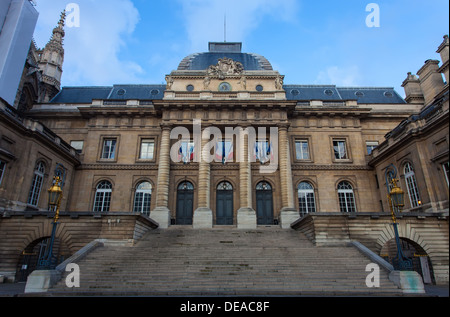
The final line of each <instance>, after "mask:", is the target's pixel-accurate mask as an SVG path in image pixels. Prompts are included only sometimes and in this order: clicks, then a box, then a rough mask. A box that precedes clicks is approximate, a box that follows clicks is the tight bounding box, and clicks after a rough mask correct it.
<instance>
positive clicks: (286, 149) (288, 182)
mask: <svg viewBox="0 0 450 317" xmlns="http://www.w3.org/2000/svg"><path fill="white" fill-rule="evenodd" d="M287 131H288V125H287V124H283V125H279V126H278V138H279V140H278V143H279V161H280V181H281V203H282V208H281V211H280V223H281V227H282V228H284V229H289V228H290V225H291V223H293V222H294V221H296V220H297V219H298V218H300V214H299V212H298V211H297V209H296V208H295V207H294V206H295V205H294V190H293V184H292V167H291V155H290V145H289V138H288V133H287Z"/></svg>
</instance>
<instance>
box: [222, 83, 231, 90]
mask: <svg viewBox="0 0 450 317" xmlns="http://www.w3.org/2000/svg"><path fill="white" fill-rule="evenodd" d="M219 91H231V85H230V84H229V83H221V84H220V85H219Z"/></svg>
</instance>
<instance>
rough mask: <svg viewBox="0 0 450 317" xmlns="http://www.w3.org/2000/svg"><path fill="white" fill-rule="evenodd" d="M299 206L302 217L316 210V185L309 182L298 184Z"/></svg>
mask: <svg viewBox="0 0 450 317" xmlns="http://www.w3.org/2000/svg"><path fill="white" fill-rule="evenodd" d="M298 206H299V210H300V216H301V217H303V216H305V215H306V214H308V213H310V212H316V200H315V197H314V187H313V186H312V185H311V184H310V183H308V182H301V183H300V184H299V185H298Z"/></svg>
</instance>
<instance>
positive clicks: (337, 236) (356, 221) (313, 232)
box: [291, 213, 449, 284]
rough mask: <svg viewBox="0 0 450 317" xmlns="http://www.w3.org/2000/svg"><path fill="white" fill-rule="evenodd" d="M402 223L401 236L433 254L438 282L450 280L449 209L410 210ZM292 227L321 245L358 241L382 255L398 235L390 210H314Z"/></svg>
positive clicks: (402, 219) (400, 226)
mask: <svg viewBox="0 0 450 317" xmlns="http://www.w3.org/2000/svg"><path fill="white" fill-rule="evenodd" d="M398 223H399V226H398V230H399V235H400V238H404V239H408V240H410V241H413V242H415V243H416V244H417V245H419V246H420V247H421V248H422V249H423V251H424V252H426V254H427V255H428V256H429V258H430V260H431V263H432V266H433V271H434V275H435V279H436V283H438V284H441V283H448V281H449V278H448V276H449V253H448V250H449V230H448V229H449V226H448V213H446V214H444V213H442V214H425V213H408V214H403V215H402V216H400V217H398ZM291 227H292V228H293V229H295V230H298V231H301V232H303V233H305V234H306V236H307V237H308V238H309V239H310V240H311V241H313V242H314V243H315V244H316V245H317V246H324V245H333V244H339V243H346V242H350V241H358V242H360V243H362V244H363V245H365V246H366V247H367V248H369V249H370V250H372V251H373V252H375V253H376V254H378V255H380V253H381V249H382V248H383V246H384V245H385V244H386V243H387V242H388V241H390V240H391V239H394V238H395V236H394V230H393V226H392V218H391V215H390V214H389V213H348V214H342V213H322V214H321V213H311V214H308V215H307V216H305V217H304V218H302V219H299V220H298V221H296V222H294V223H293V224H292V225H291Z"/></svg>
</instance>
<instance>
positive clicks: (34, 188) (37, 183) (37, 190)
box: [27, 162, 45, 207]
mask: <svg viewBox="0 0 450 317" xmlns="http://www.w3.org/2000/svg"><path fill="white" fill-rule="evenodd" d="M44 173H45V165H44V163H43V162H39V163H37V164H36V168H35V169H34V176H33V182H32V183H31V188H30V192H29V194H28V201H27V203H28V204H29V205H31V206H35V207H37V205H38V202H39V196H40V194H41V189H42V183H43V182H44Z"/></svg>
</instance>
